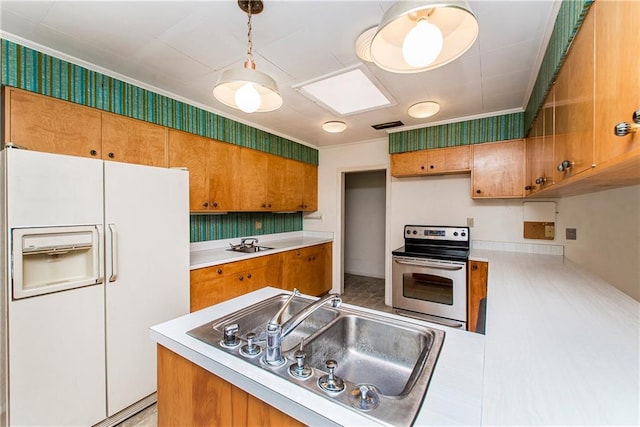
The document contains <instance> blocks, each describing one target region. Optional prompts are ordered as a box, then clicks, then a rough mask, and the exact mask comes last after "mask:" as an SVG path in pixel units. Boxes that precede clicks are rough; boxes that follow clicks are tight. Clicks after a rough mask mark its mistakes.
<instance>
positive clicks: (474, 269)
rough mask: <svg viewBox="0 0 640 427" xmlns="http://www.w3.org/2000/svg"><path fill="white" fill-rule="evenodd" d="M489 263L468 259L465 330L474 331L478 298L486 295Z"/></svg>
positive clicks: (475, 328)
mask: <svg viewBox="0 0 640 427" xmlns="http://www.w3.org/2000/svg"><path fill="white" fill-rule="evenodd" d="M488 275H489V264H488V263H486V262H482V261H469V301H468V310H469V312H468V313H467V314H468V317H467V318H468V322H467V330H469V331H471V332H476V330H477V327H478V325H477V321H478V308H479V305H480V300H481V299H482V298H486V297H487V280H488Z"/></svg>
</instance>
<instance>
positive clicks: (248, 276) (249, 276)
mask: <svg viewBox="0 0 640 427" xmlns="http://www.w3.org/2000/svg"><path fill="white" fill-rule="evenodd" d="M247 279H251V273H249V274H247ZM241 280H242V279H241Z"/></svg>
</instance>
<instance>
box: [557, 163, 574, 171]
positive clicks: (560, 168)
mask: <svg viewBox="0 0 640 427" xmlns="http://www.w3.org/2000/svg"><path fill="white" fill-rule="evenodd" d="M574 164H575V162H573V161H571V160H563V161H562V163H560V164H559V165H558V172H564V171H566V170H569V169H571V168H572V167H573V165H574Z"/></svg>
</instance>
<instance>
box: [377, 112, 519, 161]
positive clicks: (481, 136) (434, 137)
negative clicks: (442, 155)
mask: <svg viewBox="0 0 640 427" xmlns="http://www.w3.org/2000/svg"><path fill="white" fill-rule="evenodd" d="M523 118H524V114H523V113H512V114H504V115H502V116H493V117H484V118H482V119H475V120H467V121H464V122H458V123H448V124H445V125H439V126H431V127H426V128H420V129H412V130H407V131H402V132H395V133H392V134H389V153H392V154H393V153H402V152H405V151H415V150H425V149H430V148H444V147H454V146H457V145H469V144H479V143H482V142H490V141H502V140H509V139H518V138H523V137H524V128H523Z"/></svg>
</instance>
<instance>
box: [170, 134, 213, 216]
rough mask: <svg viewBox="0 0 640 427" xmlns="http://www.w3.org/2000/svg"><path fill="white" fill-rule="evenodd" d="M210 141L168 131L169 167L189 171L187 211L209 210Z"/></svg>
mask: <svg viewBox="0 0 640 427" xmlns="http://www.w3.org/2000/svg"><path fill="white" fill-rule="evenodd" d="M210 141H211V140H210V139H208V138H204V137H201V136H197V135H193V134H190V133H186V132H180V131H176V130H173V129H170V130H169V167H172V168H178V167H182V168H187V169H188V170H189V210H190V211H192V212H193V211H195V212H198V211H208V210H209V177H208V170H209V169H208V162H209V160H208V159H209V145H210V143H211V142H210Z"/></svg>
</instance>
